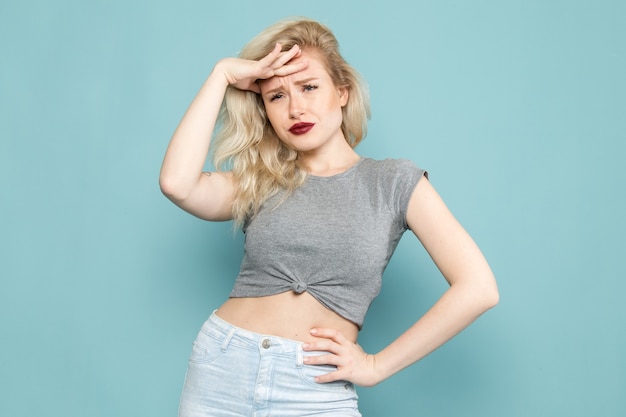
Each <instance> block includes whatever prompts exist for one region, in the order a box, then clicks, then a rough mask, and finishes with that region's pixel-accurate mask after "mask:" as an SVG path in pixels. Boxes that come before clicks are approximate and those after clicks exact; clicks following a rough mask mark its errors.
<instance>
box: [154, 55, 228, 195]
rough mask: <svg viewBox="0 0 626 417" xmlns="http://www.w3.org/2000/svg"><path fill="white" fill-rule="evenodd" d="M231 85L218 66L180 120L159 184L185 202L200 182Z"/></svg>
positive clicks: (168, 150)
mask: <svg viewBox="0 0 626 417" xmlns="http://www.w3.org/2000/svg"><path fill="white" fill-rule="evenodd" d="M227 86H228V82H227V81H226V77H225V76H224V74H223V73H222V72H221V71H220V69H219V64H218V65H216V67H215V68H214V70H213V71H212V72H211V75H209V77H208V78H207V80H206V81H205V83H204V84H203V86H202V88H201V89H200V91H199V92H198V94H197V95H196V97H195V98H194V100H193V101H192V103H191V105H190V106H189V108H188V109H187V112H186V113H185V115H184V116H183V118H182V120H181V121H180V123H179V125H178V127H177V128H176V131H175V132H174V135H173V136H172V139H171V141H170V143H169V146H168V148H167V152H166V154H165V158H164V160H163V165H162V167H161V174H160V183H161V188H162V189H163V191H164V192H165V193H166V194H169V195H173V196H176V197H177V198H179V199H183V198H184V197H185V196H186V195H187V194H189V193H190V192H191V190H192V189H193V187H194V186H195V185H196V184H197V183H198V180H199V178H200V175H201V174H202V169H203V167H204V164H205V162H206V158H207V155H208V152H209V146H210V142H211V136H212V135H213V130H214V128H215V124H216V121H217V117H218V114H219V111H220V107H221V104H222V100H223V99H224V94H225V92H226V88H227Z"/></svg>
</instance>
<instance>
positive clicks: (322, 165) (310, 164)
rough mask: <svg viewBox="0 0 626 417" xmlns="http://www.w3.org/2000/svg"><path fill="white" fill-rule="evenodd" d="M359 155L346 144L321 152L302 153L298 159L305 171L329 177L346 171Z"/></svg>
mask: <svg viewBox="0 0 626 417" xmlns="http://www.w3.org/2000/svg"><path fill="white" fill-rule="evenodd" d="M359 159H361V157H360V156H359V155H358V154H357V153H356V152H355V151H354V149H352V148H351V147H350V145H348V143H347V142H346V143H345V146H341V147H339V148H338V149H333V150H329V151H328V152H323V153H315V154H311V153H303V154H301V155H300V160H301V162H302V164H303V165H304V167H305V169H306V171H307V172H308V173H309V174H311V175H315V176H319V177H329V176H332V175H337V174H340V173H342V172H344V171H347V170H348V169H350V167H352V166H353V165H354V164H356V163H357V162H358V161H359Z"/></svg>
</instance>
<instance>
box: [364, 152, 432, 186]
mask: <svg viewBox="0 0 626 417" xmlns="http://www.w3.org/2000/svg"><path fill="white" fill-rule="evenodd" d="M359 168H360V171H361V172H362V173H363V174H365V175H367V176H372V177H376V178H378V179H380V180H382V181H384V182H389V181H392V182H393V181H397V180H407V179H418V178H420V177H421V176H422V175H427V174H426V171H425V170H423V169H422V168H420V167H418V166H417V165H416V164H415V163H414V162H413V161H411V160H409V159H403V158H386V159H380V160H379V159H372V158H363V162H362V163H361V164H360V167H359Z"/></svg>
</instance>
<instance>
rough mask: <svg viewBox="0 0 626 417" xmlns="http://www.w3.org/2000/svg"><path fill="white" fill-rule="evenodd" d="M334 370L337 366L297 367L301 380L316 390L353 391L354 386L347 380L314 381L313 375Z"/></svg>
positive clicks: (316, 375)
mask: <svg viewBox="0 0 626 417" xmlns="http://www.w3.org/2000/svg"><path fill="white" fill-rule="evenodd" d="M336 370H337V367H336V366H334V365H302V366H300V367H299V372H300V377H301V378H302V379H303V381H304V382H306V383H307V384H308V385H310V386H312V387H313V388H315V389H317V390H322V391H328V390H330V391H341V392H348V391H354V386H353V385H352V383H351V382H349V381H343V380H339V381H333V382H315V377H318V376H322V375H325V374H328V373H330V372H335V371H336Z"/></svg>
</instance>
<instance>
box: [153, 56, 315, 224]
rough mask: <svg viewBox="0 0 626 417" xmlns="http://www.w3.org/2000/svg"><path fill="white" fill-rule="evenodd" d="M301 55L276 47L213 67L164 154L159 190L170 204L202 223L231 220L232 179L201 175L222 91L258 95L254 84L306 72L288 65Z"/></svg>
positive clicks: (224, 174)
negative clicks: (259, 55) (254, 56)
mask: <svg viewBox="0 0 626 417" xmlns="http://www.w3.org/2000/svg"><path fill="white" fill-rule="evenodd" d="M299 54H300V49H299V48H298V47H297V46H295V47H293V48H292V49H290V50H289V51H286V52H281V48H280V45H278V44H277V45H276V47H275V48H274V50H273V51H272V52H271V53H270V54H268V55H267V56H266V57H264V58H263V59H261V60H259V61H250V60H244V59H238V58H226V59H223V60H221V61H219V62H218V63H217V64H216V65H215V68H213V71H212V72H211V74H210V75H209V77H208V78H207V80H206V82H205V83H204V85H203V86H202V88H201V89H200V91H199V92H198V94H197V95H196V97H195V99H194V100H193V102H192V103H191V105H190V106H189V108H188V109H187V112H186V113H185V115H184V116H183V118H182V120H181V121H180V123H179V125H178V127H177V129H176V131H175V132H174V135H173V136H172V139H171V141H170V143H169V146H168V148H167V151H166V153H165V158H164V160H163V165H162V167H161V174H160V177H159V185H160V186H161V190H162V191H163V193H164V194H165V195H166V196H167V197H168V198H169V199H170V200H172V201H173V202H174V203H175V204H176V205H178V206H179V207H180V208H182V209H183V210H185V211H188V212H189V213H191V214H193V215H195V216H198V217H200V218H202V219H205V220H229V219H231V218H232V212H231V205H232V202H233V199H234V196H235V184H234V179H233V176H232V175H231V173H230V172H213V173H210V174H209V173H203V172H202V169H203V166H204V163H205V161H206V158H207V155H208V152H209V145H210V141H211V136H212V135H213V130H214V128H215V123H216V121H217V116H218V113H219V110H220V106H221V104H222V100H223V99H224V94H225V93H226V88H227V87H228V86H229V85H232V86H234V87H236V88H239V89H241V90H250V91H254V92H257V93H258V92H259V88H258V86H257V84H256V80H258V79H265V78H270V77H272V76H274V75H287V74H290V73H293V72H296V71H299V70H301V69H302V68H304V67H305V66H306V65H307V63H306V62H301V63H299V64H293V65H290V64H288V62H289V61H290V60H291V59H292V58H293V57H295V56H297V55H299Z"/></svg>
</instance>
